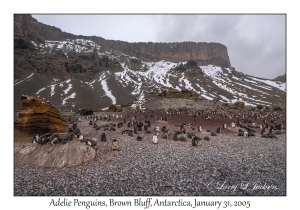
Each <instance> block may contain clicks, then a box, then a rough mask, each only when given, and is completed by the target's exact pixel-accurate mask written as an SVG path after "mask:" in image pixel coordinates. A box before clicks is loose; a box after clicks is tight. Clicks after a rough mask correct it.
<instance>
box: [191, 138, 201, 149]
mask: <svg viewBox="0 0 300 210" xmlns="http://www.w3.org/2000/svg"><path fill="white" fill-rule="evenodd" d="M199 140H200V139H199V137H197V136H195V137H194V138H193V139H192V146H194V147H195V146H197V145H198V141H199Z"/></svg>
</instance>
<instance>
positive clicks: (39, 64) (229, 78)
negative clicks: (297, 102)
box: [14, 16, 286, 111]
mask: <svg viewBox="0 0 300 210" xmlns="http://www.w3.org/2000/svg"><path fill="white" fill-rule="evenodd" d="M18 18H19V16H18ZM18 18H16V21H15V57H14V58H15V62H14V75H15V79H14V96H15V110H17V109H19V108H20V102H19V99H20V96H21V95H22V94H26V95H33V96H38V97H41V98H44V99H45V100H47V101H50V102H51V104H53V105H54V106H55V107H57V108H58V109H60V110H73V111H75V110H77V109H78V108H82V107H90V108H93V109H96V108H102V109H103V108H106V107H107V106H109V105H110V104H118V105H123V106H124V107H128V106H130V107H136V106H142V105H143V104H145V103H146V102H147V99H149V98H153V97H157V94H158V93H159V92H160V91H161V90H166V89H169V88H173V89H177V90H181V89H184V88H186V89H189V90H192V91H194V92H196V93H197V94H198V95H199V97H200V98H203V99H207V100H213V99H214V100H217V101H220V102H226V103H234V102H236V101H238V100H241V101H244V102H245V104H246V105H254V106H255V105H257V104H261V105H265V106H272V105H278V104H281V105H282V104H285V96H286V83H285V82H280V81H276V80H269V79H263V78H257V77H254V76H251V75H246V74H243V73H241V72H240V71H242V69H241V70H236V69H234V68H233V67H228V64H230V61H229V58H228V56H227V54H226V53H227V52H226V53H225V55H224V53H223V51H222V49H223V48H222V49H221V50H220V49H219V48H220V46H219V45H216V44H214V45H212V46H210V45H203V46H205V47H207V46H210V47H211V48H212V49H210V50H211V52H212V53H209V56H211V58H209V59H207V60H203V59H202V60H201V59H200V57H201V56H200V55H198V54H197V53H196V54H197V58H198V59H193V57H194V54H193V53H194V52H193V53H192V50H193V44H190V48H188V46H189V44H187V45H184V44H181V48H182V46H186V47H187V48H186V49H180V51H178V49H177V51H172V53H173V54H172V55H170V53H169V54H168V53H165V54H164V58H168V59H162V56H160V54H163V51H165V50H164V48H163V46H164V45H163V44H162V45H161V46H160V49H159V50H160V51H157V49H154V47H152V48H153V49H152V50H153V51H152V53H153V56H150V57H147V55H146V53H147V52H148V51H147V50H146V49H143V47H144V45H141V50H144V51H145V55H143V56H133V55H132V53H131V54H126V53H124V52H127V51H128V52H132V51H133V50H132V49H135V45H132V49H130V50H127V51H126V49H127V48H126V46H127V44H128V43H127V44H126V45H125V44H124V43H118V44H117V45H116V44H115V43H113V41H107V42H104V41H103V39H101V41H100V42H99V41H97V40H98V39H96V38H95V37H94V38H93V37H78V36H75V35H70V34H67V35H65V34H64V32H61V31H60V29H57V28H56V29H55V28H53V27H50V28H51V30H49V29H47V27H48V28H49V26H45V25H43V24H40V23H38V22H34V21H32V18H31V19H30V17H28V16H25V17H23V16H22V18H23V19H22V18H20V19H21V20H19V19H18ZM22 21H23V22H22ZM20 22H21V23H22V27H18V24H19V23H20ZM25 23H26V24H25ZM31 25H33V26H34V27H32V26H31ZM39 27H41V30H40V31H37V30H36V28H39ZM25 29H26V30H27V31H26V30H25ZM46 29H47V30H46ZM54 29H55V30H54ZM24 31H26V33H25V32H24ZM44 31H47V33H46V32H44ZM42 32H43V33H42ZM48 32H49V33H48ZM50 32H51V33H52V34H51V33H50ZM53 34H54V35H53ZM47 36H50V37H52V39H54V38H55V36H57V37H58V38H57V39H58V40H47V39H43V38H45V37H47ZM53 37H54V38H53ZM65 37H67V38H65ZM99 39H100V38H99ZM99 43H105V44H103V45H101V44H99ZM122 44H124V46H125V47H124V46H123V45H122ZM104 45H105V46H104ZM121 45H122V46H123V48H122V47H120V46H121ZM177 45H179V44H176V43H175V44H169V45H167V46H168V47H171V48H172V49H173V48H175V47H178V46H177ZM200 45H201V43H199V44H198V45H197V47H199V46H200ZM107 46H111V47H107ZM128 46H131V45H128ZM147 46H148V45H147ZM149 46H150V47H151V46H152V45H151V44H150V45H149ZM153 46H154V45H153ZM156 47H157V46H156ZM214 47H215V48H214ZM124 48H125V50H124ZM107 49H109V50H107ZM119 49H120V50H119ZM121 49H122V50H121ZM172 49H170V50H172ZM189 49H191V54H189V56H190V58H189V59H185V57H186V51H189ZM197 49H198V48H197ZM139 50H140V48H139V49H137V50H136V54H137V55H140V54H141V53H139ZM198 50H199V52H200V51H201V49H200V48H199V49H198ZM154 52H157V56H154V54H155V53H154ZM222 53H223V54H222ZM178 54H180V55H178ZM168 56H169V57H168ZM170 56H171V57H170ZM176 56H177V57H178V59H175V58H174V57H176ZM198 56H200V57H198ZM206 56H208V55H206ZM179 58H180V59H179ZM203 64H205V65H203ZM218 64H222V65H218ZM261 68H262V69H261V70H262V71H263V70H264V69H263V67H261Z"/></svg>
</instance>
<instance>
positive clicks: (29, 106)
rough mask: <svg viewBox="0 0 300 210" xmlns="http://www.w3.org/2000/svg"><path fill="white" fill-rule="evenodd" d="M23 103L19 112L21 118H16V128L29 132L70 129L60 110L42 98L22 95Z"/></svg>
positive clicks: (64, 130)
mask: <svg viewBox="0 0 300 210" xmlns="http://www.w3.org/2000/svg"><path fill="white" fill-rule="evenodd" d="M21 103H22V110H21V111H20V112H19V113H18V114H19V118H18V119H16V120H15V123H14V126H15V128H18V129H21V130H23V131H27V132H29V133H31V132H35V133H37V132H39V133H54V132H67V131H68V125H67V124H66V121H65V119H64V118H63V117H62V116H61V114H60V113H59V111H58V110H57V109H56V108H55V107H53V106H52V105H50V104H49V103H47V102H46V101H44V100H42V99H41V98H38V97H34V96H26V95H22V96H21Z"/></svg>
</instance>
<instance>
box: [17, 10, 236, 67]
mask: <svg viewBox="0 0 300 210" xmlns="http://www.w3.org/2000/svg"><path fill="white" fill-rule="evenodd" d="M14 36H15V39H18V38H22V39H24V38H26V39H29V40H33V41H37V42H43V40H55V41H62V40H65V39H90V40H92V41H94V42H96V43H97V44H98V45H100V46H101V47H102V49H103V50H106V51H115V50H116V51H120V52H122V53H124V54H127V55H131V56H134V57H137V58H139V59H144V60H146V61H157V60H168V61H172V62H180V61H186V60H189V59H194V60H196V61H197V63H198V65H207V64H213V65H219V66H222V67H230V66H231V64H230V60H229V56H228V52H227V48H226V46H224V45H222V44H219V43H206V42H197V43H196V42H173V43H153V42H147V43H145V42H138V43H129V42H124V41H115V40H105V39H103V38H102V37H96V36H81V35H80V36H76V35H73V34H70V33H66V32H62V31H61V30H60V29H59V28H56V27H54V26H49V25H45V24H43V23H40V22H38V21H37V20H36V19H34V18H33V17H32V16H31V15H15V16H14ZM15 42H16V40H15ZM20 42H21V41H20ZM23 45H24V44H23ZM25 46H26V45H25Z"/></svg>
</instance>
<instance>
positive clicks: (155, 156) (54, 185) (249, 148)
mask: <svg viewBox="0 0 300 210" xmlns="http://www.w3.org/2000/svg"><path fill="white" fill-rule="evenodd" d="M88 123H89V120H88V119H83V120H82V122H81V123H78V127H79V128H80V130H81V133H82V134H83V135H84V136H85V137H88V138H92V137H94V138H96V139H97V149H96V156H95V158H94V159H92V160H90V161H88V162H86V163H84V164H82V165H80V166H74V167H64V168H47V167H38V166H33V165H19V164H17V163H15V167H14V195H15V196H285V195H286V135H285V134H282V135H277V139H271V138H261V137H260V135H257V136H251V137H249V138H246V137H243V136H238V135H237V133H234V132H223V133H220V134H217V136H210V135H209V133H205V131H203V132H201V133H200V132H197V131H195V134H196V136H199V137H200V138H201V139H202V140H201V141H199V143H198V145H197V146H195V147H193V146H192V144H191V139H189V138H187V140H186V141H173V140H172V139H162V138H161V135H159V136H158V144H153V143H152V136H153V132H152V134H147V133H145V132H144V131H139V133H138V134H134V135H133V136H132V137H130V136H128V135H125V134H121V130H124V129H128V128H127V126H125V125H124V127H123V128H119V129H117V130H116V131H105V133H106V136H107V141H106V142H103V141H100V138H101V134H102V133H103V132H104V131H103V130H102V131H101V130H98V131H96V130H95V129H93V128H92V126H89V125H88ZM103 123H105V122H103ZM99 124H101V123H100V122H99ZM152 125H153V126H152V130H153V128H154V126H156V124H155V123H153V124H152ZM157 125H160V126H161V125H162V123H159V122H158V123H157ZM166 125H167V124H166ZM168 126H169V125H167V127H168ZM224 131H225V129H224ZM137 135H140V136H142V141H137V140H136V137H137ZM205 135H208V136H209V137H210V140H209V141H206V140H203V137H204V136H205ZM179 136H180V135H179ZM112 139H117V140H118V141H119V145H120V149H119V151H112V150H111V142H112ZM72 141H78V139H74V140H72Z"/></svg>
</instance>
